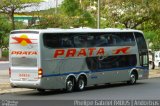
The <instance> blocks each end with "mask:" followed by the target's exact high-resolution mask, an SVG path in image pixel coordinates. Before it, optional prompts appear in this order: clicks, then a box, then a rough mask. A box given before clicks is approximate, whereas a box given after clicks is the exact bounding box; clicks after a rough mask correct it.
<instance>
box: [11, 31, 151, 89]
mask: <svg viewBox="0 0 160 106" xmlns="http://www.w3.org/2000/svg"><path fill="white" fill-rule="evenodd" d="M9 50H10V53H9V54H10V56H9V60H10V70H9V71H10V83H11V85H12V86H13V87H23V88H33V89H38V90H39V91H42V90H50V89H65V88H66V89H67V90H68V91H72V90H74V88H77V89H78V90H83V89H84V88H85V86H91V85H97V84H104V83H113V82H117V81H126V82H128V83H131V84H134V83H136V80H138V79H145V78H148V73H149V71H148V61H149V59H148V51H147V46H146V42H145V40H144V37H143V33H142V32H141V31H138V30H131V29H123V30H121V29H43V30H15V31H12V32H11V35H10V44H9Z"/></svg>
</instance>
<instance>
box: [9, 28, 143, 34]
mask: <svg viewBox="0 0 160 106" xmlns="http://www.w3.org/2000/svg"><path fill="white" fill-rule="evenodd" d="M74 32H75V33H78V32H81V33H83V32H91V33H92V32H93V33H94V32H140V33H142V31H140V30H134V29H118V28H105V29H92V28H72V29H61V28H48V29H20V30H13V31H12V32H11V34H15V33H37V34H38V33H74Z"/></svg>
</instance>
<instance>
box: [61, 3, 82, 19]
mask: <svg viewBox="0 0 160 106" xmlns="http://www.w3.org/2000/svg"><path fill="white" fill-rule="evenodd" d="M61 10H62V12H64V14H66V15H68V16H76V15H77V14H78V13H79V11H80V5H79V3H78V1H77V0H64V1H63V2H62V5H61Z"/></svg>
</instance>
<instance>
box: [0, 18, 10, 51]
mask: <svg viewBox="0 0 160 106" xmlns="http://www.w3.org/2000/svg"><path fill="white" fill-rule="evenodd" d="M0 25H1V27H0V48H2V47H8V42H9V40H8V35H9V33H10V30H11V24H10V23H9V22H8V20H7V17H5V15H4V16H2V15H0Z"/></svg>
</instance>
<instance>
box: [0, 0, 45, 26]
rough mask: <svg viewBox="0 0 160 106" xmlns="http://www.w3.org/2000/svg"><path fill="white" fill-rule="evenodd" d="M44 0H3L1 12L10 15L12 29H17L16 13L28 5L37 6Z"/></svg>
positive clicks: (0, 2)
mask: <svg viewBox="0 0 160 106" xmlns="http://www.w3.org/2000/svg"><path fill="white" fill-rule="evenodd" d="M40 2H42V0H1V1H0V12H1V13H5V14H7V15H8V16H9V18H10V20H11V22H12V29H15V22H14V14H15V12H17V11H20V10H22V9H24V8H26V7H31V6H35V5H37V4H39V3H40Z"/></svg>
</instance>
